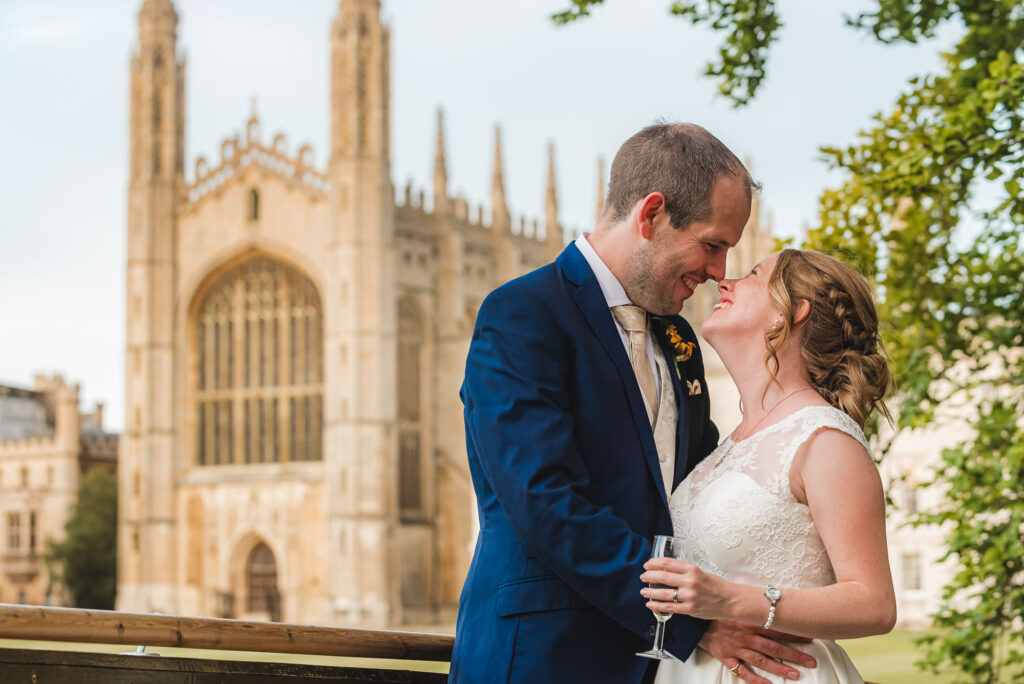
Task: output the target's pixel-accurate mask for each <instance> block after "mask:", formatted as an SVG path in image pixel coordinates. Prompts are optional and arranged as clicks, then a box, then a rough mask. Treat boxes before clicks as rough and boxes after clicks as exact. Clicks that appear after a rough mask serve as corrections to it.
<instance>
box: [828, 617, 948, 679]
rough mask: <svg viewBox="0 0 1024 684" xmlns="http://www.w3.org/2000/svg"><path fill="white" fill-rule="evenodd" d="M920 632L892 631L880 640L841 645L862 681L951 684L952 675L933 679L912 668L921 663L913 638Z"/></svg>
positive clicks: (850, 642)
mask: <svg viewBox="0 0 1024 684" xmlns="http://www.w3.org/2000/svg"><path fill="white" fill-rule="evenodd" d="M920 634H921V633H920V632H912V631H908V630H899V629H898V630H895V631H893V632H891V633H889V634H885V635H882V636H874V637H867V638H865V639H850V640H848V641H842V642H840V643H841V644H842V647H843V648H844V649H846V652H847V653H849V654H850V658H851V659H852V660H853V663H854V665H856V666H857V669H858V670H860V673H861V675H863V677H864V679H866V680H867V681H869V682H878V683H879V684H950V683H951V682H953V681H955V680H954V677H953V676H952V675H948V676H941V675H940V676H936V675H933V674H931V673H930V672H925V671H923V670H919V669H917V668H916V667H914V661H915V660H919V659H920V657H921V656H920V655H919V654H918V651H917V648H916V647H915V646H914V637H916V636H919V635H920Z"/></svg>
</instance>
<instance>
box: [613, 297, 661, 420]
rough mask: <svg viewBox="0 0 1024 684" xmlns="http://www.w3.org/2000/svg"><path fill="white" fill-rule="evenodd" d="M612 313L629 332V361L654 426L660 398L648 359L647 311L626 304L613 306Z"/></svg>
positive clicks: (648, 415)
mask: <svg viewBox="0 0 1024 684" xmlns="http://www.w3.org/2000/svg"><path fill="white" fill-rule="evenodd" d="M612 315H613V316H615V320H617V321H618V322H619V325H621V326H622V327H623V328H624V329H625V330H626V332H627V333H629V362H630V363H631V364H632V365H633V373H634V374H635V375H636V381H637V383H638V384H639V385H640V392H641V393H642V394H643V397H644V403H645V404H646V406H647V418H648V420H650V421H651V427H652V428H653V427H654V425H655V423H657V421H658V403H659V401H658V399H659V398H658V389H657V387H658V386H657V385H656V384H655V382H654V372H653V371H652V370H651V364H650V362H649V361H648V360H647V312H646V311H644V310H643V309H641V308H640V307H639V306H632V305H630V304H626V305H623V306H613V307H612Z"/></svg>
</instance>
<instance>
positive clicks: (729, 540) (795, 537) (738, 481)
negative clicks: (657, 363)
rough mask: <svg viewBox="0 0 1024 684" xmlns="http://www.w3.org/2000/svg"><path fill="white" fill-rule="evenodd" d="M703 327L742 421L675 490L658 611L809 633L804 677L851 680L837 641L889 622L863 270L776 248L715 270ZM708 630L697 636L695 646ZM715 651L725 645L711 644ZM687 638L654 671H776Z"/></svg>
mask: <svg viewBox="0 0 1024 684" xmlns="http://www.w3.org/2000/svg"><path fill="white" fill-rule="evenodd" d="M718 289H719V291H720V292H721V300H720V301H719V303H718V304H717V305H716V306H715V311H714V313H713V314H712V316H711V317H710V318H709V319H708V320H707V321H706V322H705V323H704V325H703V327H702V330H701V332H702V333H703V335H704V338H705V339H706V340H707V341H708V342H709V343H710V344H711V346H712V347H714V348H715V350H716V351H717V352H718V354H719V356H720V357H721V359H722V361H723V363H724V364H725V366H726V368H727V369H728V371H729V374H730V375H731V376H732V378H733V380H734V381H735V382H736V385H737V387H738V389H739V392H740V397H741V398H742V401H743V406H744V407H745V411H744V414H743V420H742V421H741V422H740V425H739V426H738V427H737V428H736V429H735V430H734V431H733V432H732V434H731V435H729V436H728V437H726V439H725V440H724V441H723V442H722V443H721V444H720V445H719V446H718V448H717V449H716V450H715V451H714V452H712V454H711V455H710V456H708V457H707V458H706V459H704V461H702V462H701V463H700V464H699V465H698V466H697V467H696V468H695V469H694V470H693V472H692V473H690V474H689V475H688V476H687V478H686V479H685V480H684V481H683V482H682V483H680V485H679V487H678V488H677V489H676V490H675V492H673V494H672V498H671V502H670V508H671V511H672V522H673V527H674V530H675V532H674V534H675V536H676V537H679V538H681V539H682V540H683V541H684V542H685V545H684V547H685V549H686V553H685V555H684V557H685V559H686V561H688V562H684V561H680V560H673V559H668V558H658V559H653V560H651V561H649V562H648V563H647V564H646V565H645V568H646V572H645V573H644V574H643V575H642V576H641V579H642V580H643V581H644V582H648V583H652V584H655V585H665V586H667V587H668V588H645V589H643V591H642V592H641V593H642V594H643V596H644V597H645V598H646V599H647V601H648V604H647V605H648V607H649V608H651V609H652V610H654V611H658V612H667V613H684V614H688V615H693V616H696V617H701V618H707V619H711V620H731V621H737V622H743V623H749V624H753V625H758V626H762V627H764V628H771V629H775V630H780V631H782V632H786V633H789V634H792V635H797V636H802V637H808V638H810V639H812V640H811V641H809V642H808V643H800V644H793V645H794V646H795V647H796V648H799V649H800V650H802V651H804V652H806V653H807V654H808V655H810V656H812V657H813V658H814V659H815V660H816V661H817V667H816V668H813V669H808V668H802V667H799V666H797V669H798V670H799V671H800V680H801V681H803V682H814V683H826V682H828V683H837V684H847V683H860V682H862V681H863V680H862V679H861V677H860V675H859V674H858V673H857V670H856V669H855V668H854V666H853V663H852V662H850V659H849V657H848V656H847V655H846V653H845V652H844V651H843V650H842V649H841V648H840V647H839V646H837V645H836V643H835V642H834V641H832V640H833V639H840V638H842V639H848V638H855V637H863V636H869V635H872V634H883V633H885V632H888V631H889V630H891V629H892V627H893V624H894V623H895V620H896V603H895V598H894V595H893V587H892V576H891V574H890V570H889V561H888V555H887V552H886V542H885V504H884V497H883V493H882V484H881V480H880V478H879V475H878V470H877V469H876V467H875V464H874V462H873V461H872V459H871V456H870V455H869V453H868V445H867V442H866V441H865V439H864V433H863V432H862V429H863V427H864V424H865V422H866V421H867V420H868V418H869V417H870V416H871V414H872V412H874V411H876V410H877V411H880V412H882V413H883V414H885V415H886V416H888V411H887V409H886V407H885V404H884V403H883V402H882V397H883V396H884V395H885V393H886V390H887V389H888V386H889V370H888V367H887V366H886V362H885V359H884V357H883V356H882V353H881V344H880V342H879V339H878V318H877V314H876V313H875V308H874V304H873V301H872V297H871V292H870V291H869V289H868V286H867V283H866V282H865V281H864V279H863V278H862V277H861V276H860V275H859V274H857V273H856V272H855V271H854V270H853V269H851V268H849V267H848V266H846V265H844V264H843V263H842V262H840V261H838V260H836V259H833V258H832V257H829V256H825V255H823V254H820V253H818V252H812V251H798V250H790V249H787V250H784V251H782V252H780V253H777V254H773V255H771V256H769V257H767V258H766V259H764V260H763V261H762V262H761V263H759V264H758V265H757V266H755V267H754V269H753V270H752V271H751V272H750V273H749V274H748V275H747V276H745V277H743V278H740V279H738V280H723V281H721V282H720V283H719V285H718ZM703 644H704V642H702V645H703ZM719 655H721V654H719ZM722 657H723V659H724V664H723V662H720V661H719V660H717V659H716V658H715V654H714V653H709V652H708V651H705V650H704V649H703V648H698V649H697V650H695V651H694V653H693V654H692V655H691V656H690V658H689V659H688V660H687V661H686V662H680V661H664V662H662V663H661V665H660V667H659V670H658V675H657V678H656V680H655V682H656V683H658V684H669V683H682V682H685V683H686V684H699V683H701V682H707V683H710V682H724V681H729V680H731V679H732V678H733V677H739V678H742V679H743V680H745V681H750V682H761V681H764V680H762V679H760V678H759V677H758V676H759V675H760V676H765V677H767V678H769V679H770V681H775V682H782V681H786V680H784V679H782V678H781V677H777V676H775V675H770V674H766V673H763V672H760V671H758V669H757V668H756V667H755V666H754V665H753V664H751V663H746V662H744V661H740V660H736V658H734V657H729V656H722Z"/></svg>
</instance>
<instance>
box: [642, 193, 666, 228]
mask: <svg viewBox="0 0 1024 684" xmlns="http://www.w3.org/2000/svg"><path fill="white" fill-rule="evenodd" d="M663 211H665V196H664V195H663V194H661V193H660V192H652V193H651V194H649V195H648V196H647V197H644V198H643V199H642V200H640V209H639V210H638V211H637V216H636V221H637V226H638V227H639V228H640V237H642V238H643V239H644V240H650V239H651V236H652V235H653V234H654V220H655V219H656V218H657V217H658V214H660V213H661V212H663Z"/></svg>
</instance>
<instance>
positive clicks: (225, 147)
mask: <svg viewBox="0 0 1024 684" xmlns="http://www.w3.org/2000/svg"><path fill="white" fill-rule="evenodd" d="M253 167H255V168H259V169H261V170H263V171H267V172H269V173H271V174H273V175H275V176H277V177H278V178H281V179H283V180H285V181H287V182H291V183H295V184H297V185H300V186H301V187H303V188H306V189H308V190H309V191H310V192H313V193H315V194H317V195H319V196H323V197H326V195H327V190H328V187H329V186H328V182H327V175H326V174H325V173H323V172H322V171H319V170H317V169H316V168H315V167H314V166H313V148H312V147H311V146H310V145H303V146H302V147H300V148H299V149H298V150H297V151H296V153H295V154H294V155H291V154H289V153H288V143H287V139H286V138H285V135H284V133H277V134H275V135H274V137H273V139H272V140H271V141H270V144H269V145H265V144H264V143H263V141H262V140H261V126H260V120H259V117H258V116H257V115H256V113H255V112H253V114H252V116H251V117H249V120H248V121H247V122H246V126H245V137H244V140H243V139H240V138H239V136H237V135H235V136H234V137H231V138H225V139H224V140H223V141H222V142H221V144H220V163H218V164H217V166H215V167H214V168H210V164H209V162H208V161H207V159H206V157H205V156H199V157H198V158H197V159H196V162H195V167H194V175H193V178H192V182H191V183H189V184H186V185H185V188H184V193H185V202H186V203H188V204H195V203H197V202H199V201H201V200H202V199H203V198H204V197H206V196H207V195H210V194H211V193H214V192H216V191H217V190H218V189H220V188H221V187H223V186H224V184H225V183H227V182H228V181H229V180H231V179H232V178H234V177H235V176H238V175H239V174H241V173H242V172H244V171H245V170H247V169H249V168H253Z"/></svg>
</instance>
